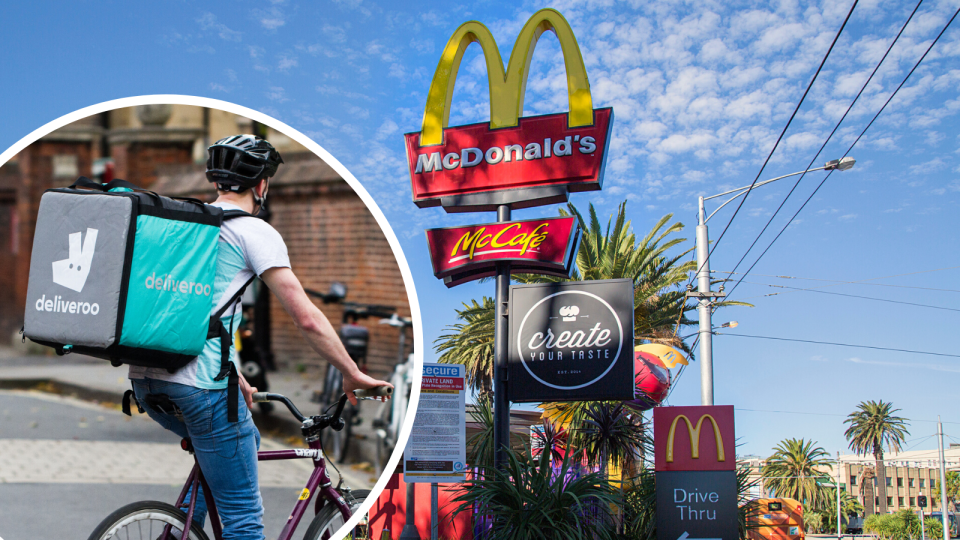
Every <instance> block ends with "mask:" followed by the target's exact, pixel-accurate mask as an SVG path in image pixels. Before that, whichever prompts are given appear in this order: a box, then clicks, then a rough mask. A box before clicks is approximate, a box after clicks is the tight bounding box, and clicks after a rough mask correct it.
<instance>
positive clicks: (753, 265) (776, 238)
mask: <svg viewBox="0 0 960 540" xmlns="http://www.w3.org/2000/svg"><path fill="white" fill-rule="evenodd" d="M958 14H960V8H958V9H957V11H956V12H954V14H953V16H952V17H950V20H949V21H947V24H946V25H944V27H943V29H942V30H940V33H939V34H937V37H936V38H935V39H934V40H933V42H932V43H930V46H929V47H927V50H926V51H924V53H923V56H921V57H920V59H919V60H917V63H916V64H914V65H913V68H911V69H910V72H909V73H907V76H906V77H904V78H903V80H902V81H901V82H900V84H899V85H898V86H897V88H896V90H894V91H893V93H892V94H890V97H889V98H887V101H886V102H884V104H883V106H882V107H880V110H879V111H877V114H875V115H874V116H873V118H872V119H870V122H869V123H868V124H867V126H866V127H865V128H863V131H861V132H860V135H857V138H856V140H854V141H853V144H851V145H850V147H849V148H847V151H846V152H844V154H843V157H846V156H847V155H848V154H849V153H850V151H851V150H853V147H854V146H856V145H857V143H858V142H860V139H861V138H863V135H864V134H865V133H866V132H867V130H869V129H870V126H872V125H873V123H874V122H875V121H876V120H877V118H878V117H879V116H880V114H881V113H883V111H884V110H885V109H886V108H887V105H889V104H890V102H891V101H893V98H894V97H895V96H896V95H897V93H898V92H900V89H901V88H903V85H904V84H906V83H907V80H909V79H910V76H911V75H913V73H914V71H916V70H917V68H918V67H920V63H921V62H923V60H924V59H925V58H926V57H927V54H929V53H930V50H931V49H933V47H934V45H936V44H937V42H938V41H939V40H940V38H941V37H942V36H943V34H944V33H945V32H946V31H947V28H949V27H950V25H951V24H952V23H953V21H954V19H956V18H957V15H958ZM901 32H902V29H901ZM841 159H842V158H841ZM831 174H833V171H830V172H829V173H828V174H827V175H826V176H825V177H824V178H823V180H821V181H820V184H819V185H818V186H817V188H816V189H814V190H813V193H811V194H810V196H809V197H807V200H806V201H804V202H803V204H802V205H801V206H800V208H799V209H797V211H796V212H795V213H794V214H793V216H791V217H790V219H789V220H788V221H787V223H786V225H784V226H783V228H782V229H780V232H779V233H777V236H776V237H774V239H773V240H772V241H771V242H770V244H769V245H767V247H766V249H764V250H763V253H761V254H760V256H759V257H757V259H756V260H755V261H753V264H752V265H750V268H748V269H747V271H746V272H745V274H744V275H746V274H749V273H750V271H751V270H753V268H754V267H755V266H756V265H757V263H758V262H760V259H762V258H763V256H764V255H766V254H767V252H768V251H770V248H771V247H772V246H773V244H774V243H775V242H776V241H777V240H778V239H779V238H780V236H781V235H782V234H783V233H784V231H786V230H787V227H789V226H790V224H791V223H793V220H794V219H796V217H797V216H798V215H799V214H800V212H801V211H803V209H804V208H805V207H806V206H807V204H808V203H809V202H810V201H811V200H812V199H813V197H814V196H815V195H816V194H817V192H818V191H820V188H821V187H823V184H824V183H826V181H827V180H828V179H829V178H830V175H831ZM741 281H742V279H741ZM739 285H740V282H739V281H738V282H737V283H736V285H734V286H733V289H731V290H730V292H729V293H727V298H729V297H730V295H732V294H733V291H734V290H736V288H737V287H738V286H739Z"/></svg>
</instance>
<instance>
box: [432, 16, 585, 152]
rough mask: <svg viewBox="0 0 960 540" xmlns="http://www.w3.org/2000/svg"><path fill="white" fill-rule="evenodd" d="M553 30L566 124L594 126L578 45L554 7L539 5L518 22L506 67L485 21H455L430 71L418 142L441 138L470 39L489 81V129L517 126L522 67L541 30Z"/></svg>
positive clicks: (523, 75)
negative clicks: (476, 46) (560, 61)
mask: <svg viewBox="0 0 960 540" xmlns="http://www.w3.org/2000/svg"><path fill="white" fill-rule="evenodd" d="M546 30H550V31H552V32H553V33H554V34H556V36H557V39H558V40H559V41H560V49H561V50H562V51H563V62H564V66H565V67H566V71H567V93H568V95H569V105H570V114H569V120H568V126H569V127H571V128H574V127H581V126H591V125H593V99H592V98H591V96H590V82H589V81H588V80H587V70H586V68H585V67H584V65H583V57H582V56H581V54H580V46H579V45H577V39H576V37H574V35H573V30H571V29H570V24H569V23H568V22H567V20H566V19H564V18H563V15H560V13H559V12H558V11H556V10H554V9H541V10H540V11H538V12H536V13H534V14H533V17H530V20H528V21H527V23H526V24H525V25H523V29H522V30H521V31H520V35H519V36H517V41H516V43H515V44H514V46H513V51H512V52H511V53H510V63H509V64H508V65H507V71H506V72H504V71H503V60H502V59H501V57H500V49H499V48H498V47H497V42H496V41H495V40H494V39H493V34H491V33H490V30H488V29H487V27H486V26H484V25H483V24H481V23H479V22H477V21H469V22H466V23H463V24H462V25H460V28H457V31H456V32H454V33H453V35H452V36H451V37H450V40H449V41H447V46H446V47H445V48H444V49H443V55H442V56H441V57H440V64H439V65H437V71H436V73H435V74H434V75H433V82H432V83H431V84H430V93H429V94H428V95H427V108H426V110H425V111H424V113H423V126H422V128H421V132H420V146H429V145H434V144H441V143H443V128H445V127H447V122H448V121H449V119H450V99H451V98H452V97H453V87H454V84H455V83H456V80H457V71H458V70H459V69H460V61H461V59H462V58H463V53H464V51H466V50H467V46H468V45H470V44H471V43H474V42H476V43H479V44H480V47H481V48H482V49H483V57H484V59H485V60H486V62H487V79H488V81H489V84H490V129H496V128H502V127H511V126H516V125H517V121H518V119H519V118H520V115H521V114H522V113H523V96H524V92H525V91H526V87H527V70H528V68H529V66H530V59H531V58H532V57H533V50H534V48H535V47H536V45H537V40H538V39H539V38H540V36H541V35H542V34H543V32H544V31H546Z"/></svg>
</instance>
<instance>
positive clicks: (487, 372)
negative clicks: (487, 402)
mask: <svg viewBox="0 0 960 540" xmlns="http://www.w3.org/2000/svg"><path fill="white" fill-rule="evenodd" d="M493 308H494V301H493V298H489V297H486V296H484V297H483V299H482V300H481V301H480V302H477V301H476V300H471V302H470V303H469V304H463V309H458V310H457V318H458V319H460V320H461V321H463V322H462V323H457V324H454V325H453V326H451V327H448V329H449V330H451V332H450V333H449V334H444V335H442V336H440V337H439V338H437V340H436V341H435V343H436V344H437V345H436V347H435V350H436V351H437V352H438V353H442V354H441V355H440V362H441V363H444V364H463V365H464V366H465V368H466V374H467V381H468V383H469V384H470V387H471V388H472V389H473V390H475V391H477V392H478V393H479V394H480V397H481V399H483V398H484V397H485V396H490V395H492V392H493V327H494V309H493Z"/></svg>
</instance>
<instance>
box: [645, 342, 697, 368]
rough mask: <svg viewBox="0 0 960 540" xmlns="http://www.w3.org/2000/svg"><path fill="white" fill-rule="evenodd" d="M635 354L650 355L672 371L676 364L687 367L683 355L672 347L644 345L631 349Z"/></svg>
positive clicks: (656, 344) (655, 344)
mask: <svg viewBox="0 0 960 540" xmlns="http://www.w3.org/2000/svg"><path fill="white" fill-rule="evenodd" d="M633 350H634V351H636V352H642V353H647V354H652V355H654V356H656V357H657V358H659V359H660V361H661V362H663V365H664V367H666V368H667V369H673V368H675V367H677V365H678V364H683V365H685V366H686V365H688V364H687V359H686V358H685V357H684V356H683V353H682V352H680V351H679V350H677V349H676V348H674V347H671V346H669V345H664V344H662V343H644V344H642V345H637V346H636V347H634V348H633Z"/></svg>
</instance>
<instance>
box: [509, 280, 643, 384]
mask: <svg viewBox="0 0 960 540" xmlns="http://www.w3.org/2000/svg"><path fill="white" fill-rule="evenodd" d="M507 361H508V362H509V373H510V379H509V380H510V385H509V387H508V388H509V398H510V401H516V402H524V401H536V402H542V401H580V400H589V401H595V400H624V399H633V397H634V377H633V281H632V280H629V279H609V280H596V281H580V282H565V283H543V284H536V285H514V286H512V287H510V350H509V353H508V355H507Z"/></svg>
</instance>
